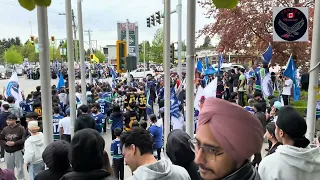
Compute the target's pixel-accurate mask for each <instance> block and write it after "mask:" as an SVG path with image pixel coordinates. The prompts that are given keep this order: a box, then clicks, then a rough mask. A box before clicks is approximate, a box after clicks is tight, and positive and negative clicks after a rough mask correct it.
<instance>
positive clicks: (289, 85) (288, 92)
mask: <svg viewBox="0 0 320 180" xmlns="http://www.w3.org/2000/svg"><path fill="white" fill-rule="evenodd" d="M284 84H285V85H286V86H285V87H283V90H282V94H283V95H289V96H290V95H291V88H292V84H293V81H292V80H291V79H287V80H286V81H285V82H284Z"/></svg>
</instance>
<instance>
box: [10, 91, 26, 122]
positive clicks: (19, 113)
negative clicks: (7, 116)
mask: <svg viewBox="0 0 320 180" xmlns="http://www.w3.org/2000/svg"><path fill="white" fill-rule="evenodd" d="M7 102H8V103H9V112H10V113H11V114H14V115H15V116H16V117H17V118H18V119H17V120H18V121H20V118H21V117H22V116H23V113H22V110H21V108H20V107H18V106H17V105H16V104H15V102H16V100H15V98H14V97H13V96H9V97H8V98H7Z"/></svg>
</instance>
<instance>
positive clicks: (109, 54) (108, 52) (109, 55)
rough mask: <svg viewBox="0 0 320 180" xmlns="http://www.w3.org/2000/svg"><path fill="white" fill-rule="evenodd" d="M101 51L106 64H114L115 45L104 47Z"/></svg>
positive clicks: (115, 57) (115, 56) (115, 58)
mask: <svg viewBox="0 0 320 180" xmlns="http://www.w3.org/2000/svg"><path fill="white" fill-rule="evenodd" d="M102 50H103V54H104V55H105V57H106V61H107V62H108V64H116V61H117V55H116V45H106V46H105V47H102Z"/></svg>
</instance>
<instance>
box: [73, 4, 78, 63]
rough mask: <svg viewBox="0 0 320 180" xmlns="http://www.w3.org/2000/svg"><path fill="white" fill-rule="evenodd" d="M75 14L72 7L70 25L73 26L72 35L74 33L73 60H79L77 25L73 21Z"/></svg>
mask: <svg viewBox="0 0 320 180" xmlns="http://www.w3.org/2000/svg"><path fill="white" fill-rule="evenodd" d="M74 19H75V16H74V13H73V9H72V26H73V35H74V53H75V61H76V62H79V58H78V54H79V52H78V41H77V26H76V22H75V20H74Z"/></svg>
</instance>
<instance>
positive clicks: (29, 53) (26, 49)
mask: <svg viewBox="0 0 320 180" xmlns="http://www.w3.org/2000/svg"><path fill="white" fill-rule="evenodd" d="M21 55H22V57H23V58H28V61H29V62H39V54H38V53H36V51H35V46H33V45H31V42H30V41H29V40H28V41H27V42H26V43H25V44H24V45H23V46H22V47H21Z"/></svg>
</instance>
